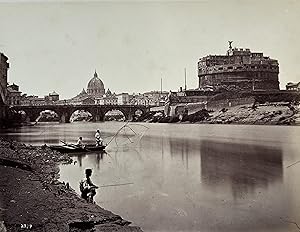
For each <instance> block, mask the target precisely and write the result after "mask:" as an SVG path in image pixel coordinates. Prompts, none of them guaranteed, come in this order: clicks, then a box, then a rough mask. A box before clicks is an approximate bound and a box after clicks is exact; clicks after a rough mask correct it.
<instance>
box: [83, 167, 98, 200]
mask: <svg viewBox="0 0 300 232" xmlns="http://www.w3.org/2000/svg"><path fill="white" fill-rule="evenodd" d="M91 175H92V169H89V168H88V169H86V170H85V177H86V178H85V179H84V180H82V181H80V184H79V188H80V191H81V197H82V198H83V199H85V200H86V201H87V202H89V203H93V202H94V200H93V198H94V196H95V195H96V189H97V188H98V186H96V185H94V184H93V183H92V181H91Z"/></svg>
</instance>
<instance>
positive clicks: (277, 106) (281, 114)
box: [142, 102, 300, 125]
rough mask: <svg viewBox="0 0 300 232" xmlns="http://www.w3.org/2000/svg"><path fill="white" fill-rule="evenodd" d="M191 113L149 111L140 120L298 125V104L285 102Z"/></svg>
mask: <svg viewBox="0 0 300 232" xmlns="http://www.w3.org/2000/svg"><path fill="white" fill-rule="evenodd" d="M191 111H192V112H193V113H189V114H185V115H178V116H174V117H165V116H164V114H163V113H162V112H151V113H150V114H149V115H147V117H144V118H143V119H142V121H144V122H151V123H157V122H158V123H207V124H247V125H299V124H300V109H299V105H291V104H290V103H286V102H277V103H267V104H257V105H255V106H254V105H253V104H247V105H239V106H234V107H228V108H223V109H219V110H214V111H207V110H205V109H202V108H195V109H192V110H191Z"/></svg>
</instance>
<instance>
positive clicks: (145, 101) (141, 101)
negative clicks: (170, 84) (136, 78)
mask: <svg viewBox="0 0 300 232" xmlns="http://www.w3.org/2000/svg"><path fill="white" fill-rule="evenodd" d="M168 94H169V92H166V91H163V92H161V91H150V92H145V93H143V94H140V93H139V94H137V95H136V94H133V95H131V96H130V104H133V105H145V106H160V105H164V104H165V102H166V101H167V98H168Z"/></svg>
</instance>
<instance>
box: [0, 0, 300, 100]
mask: <svg viewBox="0 0 300 232" xmlns="http://www.w3.org/2000/svg"><path fill="white" fill-rule="evenodd" d="M299 15H300V1H297V0H294V1H291V0H284V1H283V0H238V1H235V0H228V1H222V0H219V1H218V0H210V1H208V0H206V1H204V0H203V1H201V0H199V1H81V2H79V1H67V2H61V1H59V2H58V1H56V2H55V1H47V2H41V1H31V2H27V1H24V0H23V1H15V2H11V1H9V2H5V1H0V52H3V53H4V54H5V55H6V56H8V58H9V63H10V69H9V73H8V81H9V83H11V84H12V83H16V84H18V85H19V86H20V90H21V91H22V92H24V93H27V94H29V95H32V94H34V95H38V96H44V95H47V94H48V93H50V92H52V91H54V90H55V91H56V92H57V93H59V94H60V98H61V99H66V98H70V97H73V96H75V95H77V94H78V93H79V92H81V90H82V88H85V89H86V87H87V83H88V81H89V80H90V79H91V78H92V77H93V74H94V71H95V69H96V70H97V73H98V75H99V77H100V79H101V80H102V81H103V83H104V86H105V89H107V88H109V89H110V90H111V91H112V92H116V93H121V92H129V93H133V92H134V93H143V92H146V91H151V90H160V88H161V87H160V82H161V78H162V80H163V81H162V82H163V90H166V91H169V90H173V91H176V90H178V89H179V87H180V86H184V68H186V70H187V87H188V88H190V89H194V88H197V87H198V77H197V62H198V60H199V58H200V57H203V56H206V55H209V54H225V53H226V51H227V49H228V42H227V41H228V40H232V41H234V42H233V47H241V48H250V49H251V51H253V52H264V54H265V55H266V56H270V57H271V58H274V59H277V60H278V61H279V68H280V74H279V81H280V87H281V88H282V89H284V88H285V85H286V83H287V82H299V81H300V68H299V62H300V43H299V38H300V26H299V25H298V21H299V17H300V16H299Z"/></svg>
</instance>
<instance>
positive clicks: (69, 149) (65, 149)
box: [49, 144, 106, 153]
mask: <svg viewBox="0 0 300 232" xmlns="http://www.w3.org/2000/svg"><path fill="white" fill-rule="evenodd" d="M49 147H50V149H52V150H55V151H59V152H62V153H73V152H74V153H75V152H95V151H104V150H105V147H106V146H105V145H102V146H95V145H94V144H86V145H85V147H79V146H77V145H75V144H65V145H53V146H52V145H51V146H49Z"/></svg>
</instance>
